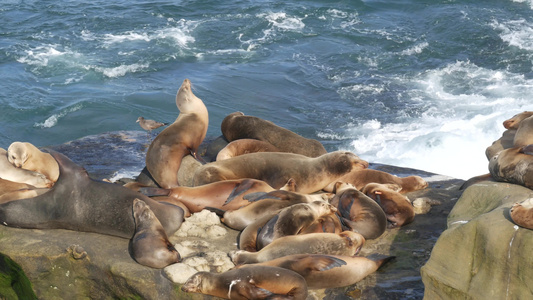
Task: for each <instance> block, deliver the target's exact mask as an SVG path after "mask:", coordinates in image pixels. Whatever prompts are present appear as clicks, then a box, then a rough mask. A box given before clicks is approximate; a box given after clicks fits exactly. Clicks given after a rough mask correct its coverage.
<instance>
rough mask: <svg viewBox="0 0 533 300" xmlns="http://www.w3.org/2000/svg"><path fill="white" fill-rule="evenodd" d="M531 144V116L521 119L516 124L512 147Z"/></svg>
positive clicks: (532, 118)
mask: <svg viewBox="0 0 533 300" xmlns="http://www.w3.org/2000/svg"><path fill="white" fill-rule="evenodd" d="M531 144H533V116H531V117H528V118H525V119H523V120H522V121H521V122H520V124H518V129H516V133H515V135H514V140H513V147H523V146H527V145H531Z"/></svg>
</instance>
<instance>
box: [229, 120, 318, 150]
mask: <svg viewBox="0 0 533 300" xmlns="http://www.w3.org/2000/svg"><path fill="white" fill-rule="evenodd" d="M221 130H222V134H223V135H224V137H225V138H226V139H227V140H228V141H229V142H231V141H234V140H238V139H256V140H261V141H265V142H268V143H270V144H272V145H274V146H275V147H276V148H278V149H279V151H281V152H290V153H297V154H302V155H305V156H308V157H318V156H321V155H323V154H326V153H327V151H326V149H325V148H324V146H323V145H322V144H321V143H320V142H319V141H317V140H313V139H307V138H304V137H302V136H300V135H298V134H296V133H294V132H292V131H290V130H288V129H285V128H283V127H280V126H278V125H276V124H274V123H272V122H270V121H266V120H263V119H261V118H258V117H253V116H245V115H244V114H243V113H242V112H234V113H232V114H229V115H228V116H226V118H224V120H223V121H222V124H221Z"/></svg>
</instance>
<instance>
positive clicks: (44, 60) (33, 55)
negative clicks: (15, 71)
mask: <svg viewBox="0 0 533 300" xmlns="http://www.w3.org/2000/svg"><path fill="white" fill-rule="evenodd" d="M60 47H61V46H59V45H44V46H39V47H36V48H35V49H30V50H26V51H24V54H25V55H24V56H21V57H19V58H18V59H17V61H18V62H20V63H23V64H28V65H33V66H38V67H46V66H48V64H49V63H50V62H51V61H59V60H62V59H63V60H64V59H68V58H77V57H80V56H81V55H80V54H79V53H77V52H74V51H72V50H70V49H63V50H58V49H59V48H60Z"/></svg>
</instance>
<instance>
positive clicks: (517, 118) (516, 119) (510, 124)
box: [503, 111, 533, 129]
mask: <svg viewBox="0 0 533 300" xmlns="http://www.w3.org/2000/svg"><path fill="white" fill-rule="evenodd" d="M531 116H533V111H523V112H521V113H519V114H516V115H514V116H513V117H512V118H510V119H507V120H505V121H503V127H505V129H518V126H519V125H520V122H522V120H524V119H525V118H529V117H531Z"/></svg>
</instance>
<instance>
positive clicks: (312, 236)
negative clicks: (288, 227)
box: [230, 231, 365, 265]
mask: <svg viewBox="0 0 533 300" xmlns="http://www.w3.org/2000/svg"><path fill="white" fill-rule="evenodd" d="M364 243H365V238H364V237H363V236H362V235H361V234H359V233H357V232H353V231H343V232H341V233H339V234H334V233H309V234H299V235H288V236H284V237H280V238H279V239H276V240H274V241H273V242H272V243H270V244H269V245H268V246H266V247H265V248H263V249H261V250H259V251H257V252H249V251H243V250H237V251H233V252H231V253H230V256H231V260H232V261H233V263H235V264H236V265H237V264H253V263H258V262H265V261H268V260H273V259H276V258H279V257H282V256H286V255H291V254H327V255H348V256H353V255H356V254H357V253H359V250H361V247H362V246H363V244H364Z"/></svg>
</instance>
